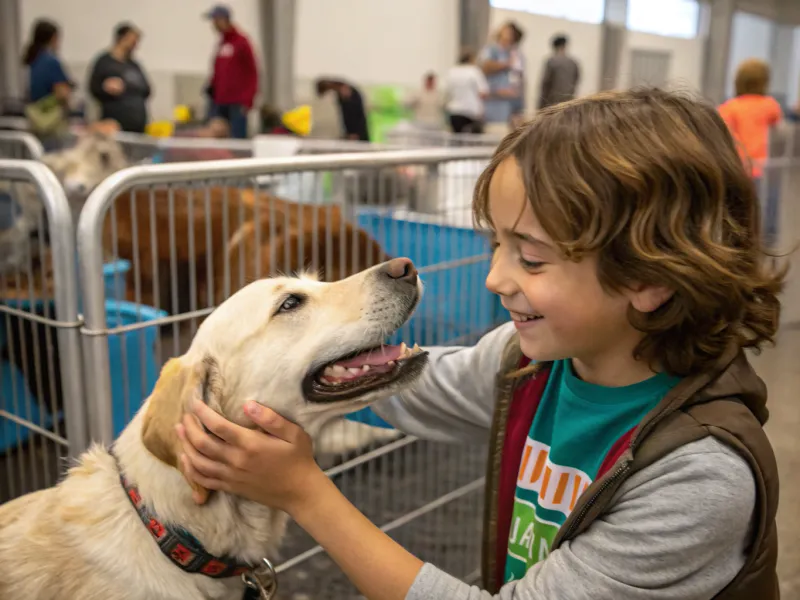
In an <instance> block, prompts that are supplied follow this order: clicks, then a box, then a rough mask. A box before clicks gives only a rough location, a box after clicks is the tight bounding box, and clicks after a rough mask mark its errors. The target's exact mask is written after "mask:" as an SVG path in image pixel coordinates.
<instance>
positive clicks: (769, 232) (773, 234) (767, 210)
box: [753, 177, 781, 249]
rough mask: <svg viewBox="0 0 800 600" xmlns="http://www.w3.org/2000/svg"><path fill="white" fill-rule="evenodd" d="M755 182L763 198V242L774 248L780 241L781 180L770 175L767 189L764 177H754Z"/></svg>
mask: <svg viewBox="0 0 800 600" xmlns="http://www.w3.org/2000/svg"><path fill="white" fill-rule="evenodd" d="M753 183H754V184H755V186H756V191H757V192H758V195H759V198H760V200H761V231H762V236H763V243H764V246H765V247H766V248H768V249H774V248H775V246H776V244H777V243H778V233H779V232H778V212H779V204H778V203H779V202H780V184H781V181H780V179H778V178H776V177H770V178H769V179H767V181H766V187H767V189H766V190H765V189H763V187H764V179H763V178H762V177H754V178H753Z"/></svg>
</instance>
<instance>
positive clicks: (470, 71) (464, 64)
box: [444, 50, 489, 133]
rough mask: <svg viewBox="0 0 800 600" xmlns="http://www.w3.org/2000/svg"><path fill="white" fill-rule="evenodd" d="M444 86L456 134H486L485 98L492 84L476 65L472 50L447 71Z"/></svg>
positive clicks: (465, 53) (464, 52)
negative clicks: (484, 120)
mask: <svg viewBox="0 0 800 600" xmlns="http://www.w3.org/2000/svg"><path fill="white" fill-rule="evenodd" d="M444 85H445V96H446V98H447V104H446V109H447V113H448V114H449V115H450V128H451V129H452V131H453V133H482V132H483V101H484V98H486V96H487V95H488V94H489V84H488V83H487V81H486V76H485V75H484V74H483V71H481V69H480V68H478V67H477V66H476V65H475V54H474V53H473V52H472V51H471V50H464V51H462V53H461V57H460V58H459V61H458V64H457V65H456V66H454V67H452V68H451V69H450V70H449V71H448V72H447V75H446V77H445V84H444Z"/></svg>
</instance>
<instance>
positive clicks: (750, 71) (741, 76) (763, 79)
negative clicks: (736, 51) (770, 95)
mask: <svg viewBox="0 0 800 600" xmlns="http://www.w3.org/2000/svg"><path fill="white" fill-rule="evenodd" d="M769 77H770V70H769V65H768V64H767V63H765V62H764V61H763V60H758V59H756V58H751V59H748V60H745V61H743V62H742V63H741V64H739V68H738V69H736V80H735V87H736V95H737V96H741V95H743V94H759V95H761V96H763V95H764V94H766V93H767V88H768V87H769Z"/></svg>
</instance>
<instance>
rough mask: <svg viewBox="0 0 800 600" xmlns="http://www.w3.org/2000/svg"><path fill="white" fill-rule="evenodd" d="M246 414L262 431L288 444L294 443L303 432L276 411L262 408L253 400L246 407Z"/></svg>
mask: <svg viewBox="0 0 800 600" xmlns="http://www.w3.org/2000/svg"><path fill="white" fill-rule="evenodd" d="M244 412H245V414H246V415H247V416H248V417H250V419H251V420H252V421H253V423H255V424H256V425H258V426H259V427H260V428H261V429H263V430H264V431H266V432H267V433H269V434H270V435H273V436H275V437H276V438H278V439H281V440H284V441H286V442H290V443H292V442H294V441H295V440H296V439H297V436H298V433H299V432H302V431H303V430H302V429H301V428H300V427H298V426H297V425H295V424H294V423H292V422H291V421H289V420H287V419H284V418H283V417H282V416H280V415H279V414H278V413H276V412H275V411H274V410H271V409H269V408H266V407H265V406H261V405H260V404H259V403H258V402H253V401H252V400H251V401H249V402H248V403H247V404H245V405H244Z"/></svg>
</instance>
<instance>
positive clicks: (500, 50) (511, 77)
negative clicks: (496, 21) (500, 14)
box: [478, 22, 522, 127]
mask: <svg viewBox="0 0 800 600" xmlns="http://www.w3.org/2000/svg"><path fill="white" fill-rule="evenodd" d="M521 38H522V30H521V29H520V28H519V27H518V26H517V25H516V24H514V23H513V22H508V23H506V24H504V25H503V26H502V27H500V29H499V30H498V31H497V33H496V34H495V39H494V41H493V42H492V43H491V44H489V45H487V46H486V47H485V48H484V49H483V50H482V51H481V54H480V57H479V60H478V66H480V68H481V69H482V70H483V73H484V74H485V75H486V80H487V82H488V83H489V95H488V97H487V99H486V101H485V111H486V112H485V120H486V123H487V124H498V125H503V126H505V127H508V125H509V124H510V123H511V117H512V115H513V114H514V112H515V111H516V110H518V109H519V106H520V97H521V95H522V88H521V85H522V81H521V79H520V77H519V69H520V68H521V67H522V62H521V59H520V56H521V55H520V54H518V52H519V49H518V48H515V46H516V44H517V40H519V39H521Z"/></svg>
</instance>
